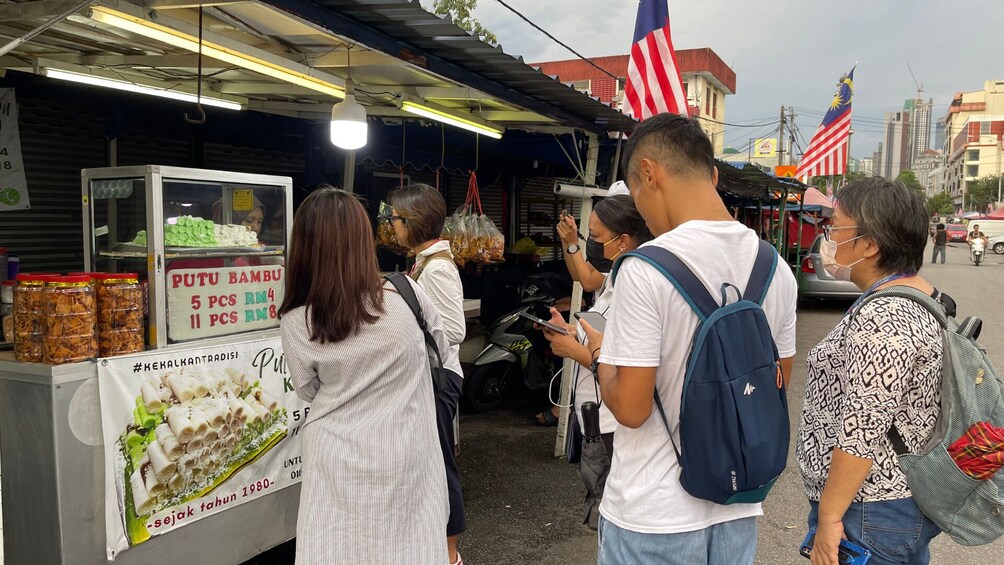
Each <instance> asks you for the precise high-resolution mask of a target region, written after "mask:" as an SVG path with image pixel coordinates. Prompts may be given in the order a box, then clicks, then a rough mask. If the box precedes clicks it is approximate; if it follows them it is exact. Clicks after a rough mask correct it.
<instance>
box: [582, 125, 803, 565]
mask: <svg viewBox="0 0 1004 565" xmlns="http://www.w3.org/2000/svg"><path fill="white" fill-rule="evenodd" d="M625 163H626V171H627V182H628V186H629V188H630V189H631V193H632V196H633V197H634V200H635V204H636V206H637V208H638V210H639V212H640V213H641V215H642V217H644V219H645V222H646V223H647V224H648V227H649V229H650V230H651V231H652V233H653V234H655V235H656V239H655V240H654V241H652V242H651V243H648V244H646V245H644V246H642V247H640V248H639V249H638V250H637V251H635V252H632V253H629V254H627V256H626V257H625V258H624V259H623V260H622V261H620V262H619V263H618V265H617V267H615V272H614V273H613V274H612V276H613V277H614V278H613V284H614V288H615V289H616V292H615V293H614V302H615V303H616V308H611V312H612V315H611V317H610V320H609V321H608V322H607V326H606V332H607V333H606V335H605V337H604V336H602V335H600V334H598V333H596V332H595V331H592V329H591V328H588V327H587V328H586V330H587V332H589V334H590V336H589V337H590V341H589V349H590V351H591V352H592V353H593V354H594V358H597V357H598V361H599V363H600V365H599V369H598V377H599V380H600V386H601V388H602V394H603V399H604V401H605V402H606V403H607V406H608V407H609V408H610V410H611V411H612V412H613V414H614V416H615V417H616V418H617V421H618V423H619V426H618V428H617V431H616V432H615V434H614V442H615V443H614V445H615V448H614V461H613V464H612V469H611V472H610V476H609V477H608V479H607V484H606V491H605V494H604V499H603V503H602V505H601V508H600V513H601V523H600V527H599V563H600V564H601V565H604V564H615V563H616V564H620V563H645V564H650V563H652V564H662V563H667V564H669V563H673V564H675V563H680V564H688V565H690V564H700V563H709V564H711V563H730V564H743V563H753V559H754V556H755V553H756V540H757V524H756V517H757V516H759V515H762V513H763V511H762V508H761V505H760V504H759V501H761V500H763V497H764V496H766V493H767V491H768V490H769V488H770V486H771V485H772V484H773V482H774V480H776V478H777V476H778V475H779V474H780V472H781V470H783V468H784V465H785V461H786V458H787V450H788V414H787V404H786V401H785V396H784V395H785V387H786V385H787V382H788V378H789V377H790V375H791V365H792V357H793V356H794V354H795V306H796V301H797V285H796V282H795V278H794V276H793V275H792V273H791V270H790V269H788V267H787V265H785V263H784V262H783V261H781V260H779V258H778V257H777V254H776V252H774V251H773V250H772V249H771V248H770V246H769V245H768V244H763V245H762V244H761V240H760V238H759V237H757V234H756V233H755V232H754V231H752V230H750V229H748V228H747V227H745V226H744V225H742V224H740V223H739V222H737V221H735V220H734V219H733V217H732V216H731V214H729V211H728V209H727V208H726V207H725V205H724V203H723V202H722V200H721V198H720V197H719V195H718V193H717V191H716V188H715V187H716V184H717V181H718V172H717V170H716V169H715V165H714V151H713V147H712V144H711V142H710V140H709V139H708V137H707V135H706V134H705V133H704V131H703V130H702V129H701V127H700V124H699V123H698V122H697V121H696V120H692V119H688V118H686V117H682V116H677V115H671V114H660V115H657V116H655V117H652V118H650V119H648V120H646V121H645V122H643V123H642V124H641V125H640V126H639V127H638V128H637V129H636V130H635V131H634V133H633V134H632V136H631V139H630V141H629V142H628V144H627V146H626V151H625ZM699 330H700V331H699ZM601 347H602V350H601ZM692 350H693V352H692ZM670 432H671V433H670Z"/></svg>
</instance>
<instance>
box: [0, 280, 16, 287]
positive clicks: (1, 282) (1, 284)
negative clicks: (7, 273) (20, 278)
mask: <svg viewBox="0 0 1004 565" xmlns="http://www.w3.org/2000/svg"><path fill="white" fill-rule="evenodd" d="M16 284H17V281H12V280H5V281H0V286H14V285H16Z"/></svg>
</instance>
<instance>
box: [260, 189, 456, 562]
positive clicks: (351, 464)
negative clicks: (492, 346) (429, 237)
mask: <svg viewBox="0 0 1004 565" xmlns="http://www.w3.org/2000/svg"><path fill="white" fill-rule="evenodd" d="M372 229H373V228H372V225H371V224H370V222H369V218H368V217H367V215H366V211H365V210H364V209H363V207H362V205H361V204H360V203H359V202H358V201H357V200H356V199H355V197H353V196H352V195H351V194H349V193H346V192H343V191H340V190H335V189H332V188H325V189H321V190H317V191H315V192H313V193H311V194H310V196H308V197H307V198H306V200H304V202H303V204H302V205H301V206H300V209H299V210H298V211H297V213H296V217H295V219H294V221H293V234H292V242H291V245H290V255H289V265H288V266H287V269H286V276H287V279H286V294H285V298H284V300H283V303H282V306H281V307H280V315H281V317H282V323H281V329H282V344H283V350H284V353H285V356H286V362H287V364H288V367H289V372H290V376H291V377H292V382H293V384H294V386H295V387H296V393H297V395H299V396H300V398H303V399H304V400H307V401H310V402H311V406H310V414H309V416H308V417H307V419H306V422H305V423H304V425H303V428H302V429H301V430H300V433H299V435H300V442H301V445H302V449H303V481H302V487H301V493H300V511H299V515H298V518H297V528H296V534H297V544H296V562H297V564H298V565H312V564H324V565H330V564H337V563H380V564H395V563H399V564H402V565H404V564H408V565H426V564H427V565H442V564H443V563H446V562H447V552H446V546H445V544H443V538H445V537H446V520H447V516H448V504H447V491H446V475H445V472H444V464H443V455H442V453H441V451H440V449H439V441H438V435H437V431H436V409H435V406H436V405H435V399H434V396H433V386H432V380H431V376H430V371H429V357H428V353H427V351H426V347H425V342H424V339H423V336H422V332H421V330H419V327H418V323H417V322H416V320H415V316H414V314H412V311H411V310H410V309H409V308H408V305H407V304H406V303H405V302H404V300H403V299H402V298H401V297H400V296H399V295H398V294H397V293H396V291H394V290H393V287H392V286H391V285H390V284H389V283H384V282H383V281H382V280H381V279H380V277H379V272H378V268H377V261H376V254H375V251H374V245H373V232H372ZM413 286H414V287H415V293H416V294H417V295H418V297H419V302H420V303H421V305H422V310H423V312H424V313H425V317H426V323H427V324H428V327H429V328H430V330H431V333H432V335H433V337H434V338H435V340H436V343H437V345H438V346H439V349H440V351H446V350H447V348H448V345H447V342H446V338H445V336H444V334H443V330H442V322H441V320H440V317H439V314H438V313H437V312H436V308H435V307H434V306H433V305H432V303H431V301H430V300H429V298H428V297H427V296H426V294H425V293H424V292H423V291H422V289H421V288H420V287H418V286H417V285H414V284H413Z"/></svg>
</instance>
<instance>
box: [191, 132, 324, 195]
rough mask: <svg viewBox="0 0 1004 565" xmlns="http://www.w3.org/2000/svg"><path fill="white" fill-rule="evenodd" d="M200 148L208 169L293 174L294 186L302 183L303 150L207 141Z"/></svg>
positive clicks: (286, 175) (280, 174)
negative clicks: (292, 151) (252, 146)
mask: <svg viewBox="0 0 1004 565" xmlns="http://www.w3.org/2000/svg"><path fill="white" fill-rule="evenodd" d="M203 151H204V155H205V163H206V166H205V168H207V169H213V170H220V171H236V172H240V173H256V174H261V175H278V176H285V177H292V178H293V187H294V189H296V188H298V187H301V186H302V185H303V173H304V171H305V170H306V165H305V164H304V159H303V153H285V152H281V151H272V150H268V149H254V148H251V147H238V146H236V145H228V144H225V143H209V142H207V143H206V144H205V145H204V147H203Z"/></svg>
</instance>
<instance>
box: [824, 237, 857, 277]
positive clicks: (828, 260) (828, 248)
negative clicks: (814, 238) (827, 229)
mask: <svg viewBox="0 0 1004 565" xmlns="http://www.w3.org/2000/svg"><path fill="white" fill-rule="evenodd" d="M862 237H864V236H863V235H859V236H857V237H853V238H851V239H848V240H847V241H841V242H840V243H837V242H835V241H830V240H827V239H824V240H823V241H821V242H819V254H820V255H821V256H822V258H823V268H824V269H826V272H827V273H829V274H830V276H831V277H833V278H835V279H837V280H838V281H850V280H851V267H853V266H854V265H857V264H858V263H860V262H862V261H864V260H865V258H864V257H862V258H860V259H858V260H857V261H855V262H853V263H851V264H850V265H841V264H840V263H837V247H840V246H841V245H843V244H845V243H850V242H852V241H854V240H855V239H859V238H862Z"/></svg>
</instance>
